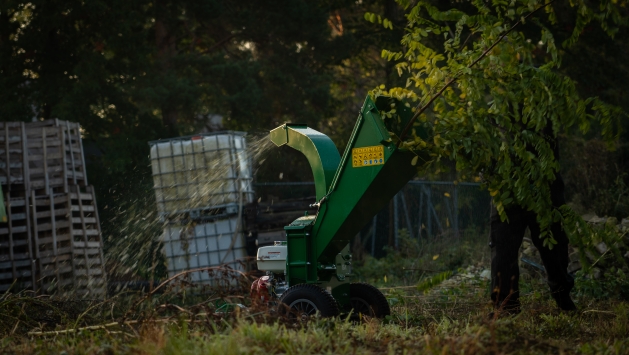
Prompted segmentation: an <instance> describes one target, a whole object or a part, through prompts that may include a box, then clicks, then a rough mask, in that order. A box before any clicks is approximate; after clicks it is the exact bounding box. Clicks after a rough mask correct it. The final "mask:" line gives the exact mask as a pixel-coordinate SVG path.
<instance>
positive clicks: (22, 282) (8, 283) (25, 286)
mask: <svg viewBox="0 0 629 355" xmlns="http://www.w3.org/2000/svg"><path fill="white" fill-rule="evenodd" d="M34 285H35V263H33V261H32V260H31V259H25V260H11V261H3V262H0V292H5V291H7V290H9V289H11V290H12V291H20V290H34Z"/></svg>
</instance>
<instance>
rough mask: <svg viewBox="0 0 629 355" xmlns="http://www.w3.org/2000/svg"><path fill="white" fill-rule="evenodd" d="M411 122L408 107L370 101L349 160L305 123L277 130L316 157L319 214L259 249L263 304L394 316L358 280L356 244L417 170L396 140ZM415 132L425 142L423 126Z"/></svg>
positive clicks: (278, 137) (280, 139)
mask: <svg viewBox="0 0 629 355" xmlns="http://www.w3.org/2000/svg"><path fill="white" fill-rule="evenodd" d="M381 112H388V113H389V115H388V116H391V117H390V118H385V117H383V116H385V115H384V114H382V115H381ZM411 116H412V112H411V109H410V106H409V105H408V104H405V103H404V102H401V101H398V100H396V99H392V98H389V97H383V96H381V97H378V99H377V100H376V101H375V102H374V101H373V100H372V99H371V98H370V97H367V98H366V100H365V103H364V104H363V107H362V108H361V110H360V113H359V116H358V120H357V122H356V126H355V127H354V130H353V132H352V135H351V137H350V139H349V142H348V144H347V147H346V148H345V152H344V153H343V155H342V156H340V155H339V153H338V150H337V149H336V147H335V145H334V143H333V142H332V140H331V139H330V138H329V137H328V136H326V135H325V134H323V133H320V132H317V131H315V130H313V129H311V128H308V127H307V126H306V125H304V124H284V125H282V126H280V127H278V128H275V129H274V130H272V131H271V132H270V138H271V140H272V141H273V143H275V144H276V145H277V146H282V145H288V146H289V147H292V148H294V149H296V150H298V151H300V152H302V153H303V154H304V155H305V156H306V158H307V159H308V162H309V163H310V166H311V168H312V173H313V176H314V180H315V189H316V198H317V201H316V203H315V204H314V205H315V206H316V207H317V208H318V212H317V214H316V215H314V216H312V215H311V216H309V215H307V213H306V215H304V216H303V217H300V218H298V219H296V220H295V221H293V222H292V223H291V224H290V225H288V226H286V227H285V228H284V229H285V231H286V241H285V242H275V245H273V246H268V247H262V248H260V249H259V250H258V256H257V265H258V269H259V270H263V271H266V272H267V276H263V277H262V278H260V279H259V280H256V282H255V283H254V285H252V291H253V292H254V293H256V294H257V295H259V297H261V298H262V299H264V295H263V294H267V292H268V294H269V296H271V297H279V301H280V304H283V305H284V306H285V308H286V309H288V310H290V311H291V314H294V313H295V312H297V313H301V314H305V315H312V314H315V313H316V312H319V314H320V315H322V316H335V315H338V314H339V313H340V312H349V311H353V312H354V314H358V313H361V314H365V315H369V316H375V317H384V316H386V315H388V314H389V312H390V311H389V305H388V303H387V300H386V299H385V297H384V295H383V294H382V293H381V292H380V291H379V290H378V289H376V288H375V287H373V286H371V285H368V284H365V283H357V282H351V280H352V255H351V253H350V248H349V242H350V239H353V237H354V236H355V235H356V234H357V233H358V232H359V231H360V230H361V229H362V228H363V227H364V226H365V225H366V224H367V223H368V222H369V221H370V220H371V219H372V218H373V216H374V215H375V214H376V213H378V211H380V210H381V209H382V208H383V207H384V206H385V205H386V204H387V203H388V202H389V201H390V199H391V198H392V197H393V196H394V195H395V194H396V193H397V192H398V191H399V190H400V189H401V188H402V187H403V186H404V185H405V184H406V183H407V182H408V181H409V180H410V179H411V178H412V177H413V176H414V175H415V173H416V172H417V166H416V165H415V164H414V163H416V162H417V160H418V159H416V157H417V153H416V152H412V151H409V150H405V149H401V148H399V147H398V146H397V144H396V142H395V140H394V139H393V138H394V137H396V136H399V134H400V131H401V127H404V126H405V125H406V123H407V122H408V121H409V120H410V118H411ZM415 130H416V132H417V133H418V135H419V136H422V135H423V136H424V138H425V133H424V131H423V130H421V126H417V127H415ZM419 160H422V159H421V157H419ZM267 299H268V298H267Z"/></svg>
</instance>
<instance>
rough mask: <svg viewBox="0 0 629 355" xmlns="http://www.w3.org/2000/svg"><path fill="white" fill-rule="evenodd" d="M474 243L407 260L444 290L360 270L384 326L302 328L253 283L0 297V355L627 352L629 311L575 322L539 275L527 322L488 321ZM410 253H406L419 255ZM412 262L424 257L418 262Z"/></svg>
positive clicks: (620, 308) (622, 306)
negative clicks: (223, 309) (70, 297)
mask: <svg viewBox="0 0 629 355" xmlns="http://www.w3.org/2000/svg"><path fill="white" fill-rule="evenodd" d="M466 243H467V242H466ZM479 243H480V242H479ZM468 244H469V245H466V244H463V247H461V244H458V245H455V246H454V248H456V249H457V250H459V252H458V253H457V252H453V251H452V250H448V248H447V247H445V246H441V247H431V248H429V249H426V248H424V250H423V251H422V253H423V254H422V255H406V256H405V257H406V258H407V261H406V263H412V265H414V266H415V268H416V269H428V268H431V269H434V271H437V272H441V271H444V270H449V271H450V273H449V274H448V275H449V276H452V277H451V278H450V279H448V280H446V281H444V282H440V281H441V280H440V279H439V278H438V277H437V278H435V277H434V273H433V274H424V275H423V276H421V275H413V274H409V272H407V271H399V270H398V271H399V272H398V273H396V267H398V266H402V267H406V264H399V265H397V266H391V265H388V267H384V268H383V269H382V273H389V275H390V277H389V281H388V282H384V280H383V277H382V273H381V274H380V275H377V273H376V272H375V271H374V270H373V265H370V267H371V268H372V269H361V270H358V272H359V274H360V273H362V274H363V275H368V277H373V278H374V281H376V282H377V283H378V284H379V286H381V289H382V291H383V292H384V293H385V294H386V295H387V298H388V299H389V300H390V303H391V304H392V314H391V316H389V317H387V318H386V319H384V320H377V319H363V320H362V321H361V322H358V323H356V322H351V321H349V320H348V319H346V318H343V317H338V318H333V319H311V320H309V321H308V322H303V323H301V322H300V323H294V322H291V321H288V320H285V319H279V318H278V317H276V316H275V315H274V314H273V312H272V311H269V310H268V309H267V308H265V307H264V306H262V307H261V306H255V305H251V303H250V300H249V299H248V295H247V292H248V290H247V287H248V282H243V284H242V285H241V286H242V288H241V289H240V291H238V292H234V290H233V289H230V290H223V291H222V292H219V291H218V290H214V292H213V293H203V296H200V295H194V290H193V289H190V287H189V285H186V284H185V283H181V284H178V285H169V286H168V287H164V288H163V290H164V291H165V292H164V293H160V294H153V295H151V297H147V295H146V294H142V295H140V294H137V295H133V294H125V295H119V296H116V297H113V298H111V299H109V300H107V301H105V302H97V303H84V304H83V303H76V302H68V301H65V302H64V301H63V300H56V301H53V300H49V299H43V298H36V297H30V296H28V295H25V294H15V295H12V294H5V295H2V296H0V318H1V319H2V320H3V321H2V322H0V336H1V337H2V338H1V340H0V353H10V354H50V353H56V354H68V355H73V354H106V355H109V354H147V355H152V354H265V355H266V354H628V353H629V337H628V334H629V303H628V302H627V301H626V300H621V299H614V298H613V297H612V296H611V295H610V296H609V297H607V298H601V297H595V296H596V295H593V294H591V293H588V292H581V291H579V292H575V293H574V294H575V295H576V296H577V298H576V302H577V305H578V307H579V311H578V312H573V313H565V312H561V311H558V310H557V309H556V306H555V305H554V302H553V301H552V299H551V297H550V295H549V294H548V287H547V286H546V285H545V282H544V281H543V280H540V279H536V278H530V279H526V280H522V283H523V285H522V290H523V292H524V294H523V296H522V298H521V300H522V304H523V311H522V313H521V314H519V315H517V316H515V317H506V318H498V319H489V318H488V317H487V315H488V313H489V312H491V311H492V305H491V304H490V303H489V302H488V299H489V297H488V292H489V286H488V281H487V280H485V279H482V278H480V277H478V276H473V275H472V276H470V274H469V273H468V271H469V269H468V271H466V270H465V269H460V268H459V266H464V265H465V263H468V264H469V263H471V262H472V261H473V262H474V263H476V265H475V266H476V267H475V268H474V270H477V271H478V270H482V269H483V268H486V267H487V265H486V264H487V262H488V258H486V257H485V256H484V254H483V253H485V252H486V251H483V250H481V251H478V250H476V244H475V242H473V241H472V242H470V243H468ZM478 245H481V244H478ZM411 249H412V248H410V247H407V248H402V249H401V250H404V253H409V250H411ZM461 251H462V253H463V254H461ZM437 253H438V254H437ZM434 255H440V256H439V257H438V258H434ZM412 257H415V259H414V260H412V261H409V259H410V258H412ZM400 259H401V257H400V255H397V256H395V255H392V256H390V257H389V260H391V262H396V263H401V261H400ZM380 262H383V261H380ZM366 264H369V263H366ZM381 266H382V265H381ZM385 266H387V265H385ZM453 268H456V269H455V270H453ZM442 274H443V273H439V274H438V275H442ZM420 277H423V278H422V279H420ZM432 279H435V280H436V281H433V280H432ZM427 280H428V281H429V282H428V281H427ZM588 282H589V284H587V285H586V286H587V288H585V290H591V289H594V290H600V289H603V288H605V286H604V285H595V286H596V287H594V288H592V287H593V285H592V282H593V281H592V280H590V281H588ZM418 285H420V286H421V285H424V286H421V287H418ZM184 291H185V292H184ZM191 291H192V292H191ZM577 291H578V290H577ZM597 292H598V291H597ZM220 300H227V301H229V302H234V303H245V304H248V305H250V307H248V308H246V309H240V308H235V310H234V311H233V312H230V313H217V312H215V311H216V309H217V307H219V306H220V303H217V302H216V301H220Z"/></svg>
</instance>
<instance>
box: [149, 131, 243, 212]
mask: <svg viewBox="0 0 629 355" xmlns="http://www.w3.org/2000/svg"><path fill="white" fill-rule="evenodd" d="M149 144H150V145H151V166H152V170H153V183H154V190H155V198H156V201H157V210H158V212H159V214H160V216H162V217H164V218H168V217H171V216H175V215H180V214H189V213H191V215H190V216H189V217H190V218H192V219H194V218H195V216H196V215H197V213H198V212H199V211H203V210H207V209H216V208H221V207H225V206H232V210H233V207H234V206H235V205H237V204H238V203H239V202H240V201H239V193H242V194H243V201H242V203H243V204H246V203H248V202H251V201H252V200H253V191H252V188H251V180H252V177H251V169H250V164H249V157H248V156H247V151H246V142H245V137H244V133H243V132H218V133H205V134H201V135H195V136H188V137H178V138H172V139H164V140H159V141H152V142H149Z"/></svg>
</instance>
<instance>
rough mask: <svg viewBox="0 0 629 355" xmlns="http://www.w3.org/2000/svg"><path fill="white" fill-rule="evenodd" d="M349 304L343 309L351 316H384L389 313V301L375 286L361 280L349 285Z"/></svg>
mask: <svg viewBox="0 0 629 355" xmlns="http://www.w3.org/2000/svg"><path fill="white" fill-rule="evenodd" d="M349 299H350V300H349V304H348V305H347V306H346V307H345V310H346V311H347V312H348V313H349V312H350V311H351V312H352V316H353V317H358V318H360V317H361V316H368V317H375V318H384V317H386V316H388V315H390V314H391V308H389V302H388V301H387V299H386V297H384V295H383V294H382V292H380V290H378V289H377V288H375V287H373V286H371V285H370V284H366V283H362V282H353V283H351V284H350V285H349Z"/></svg>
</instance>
